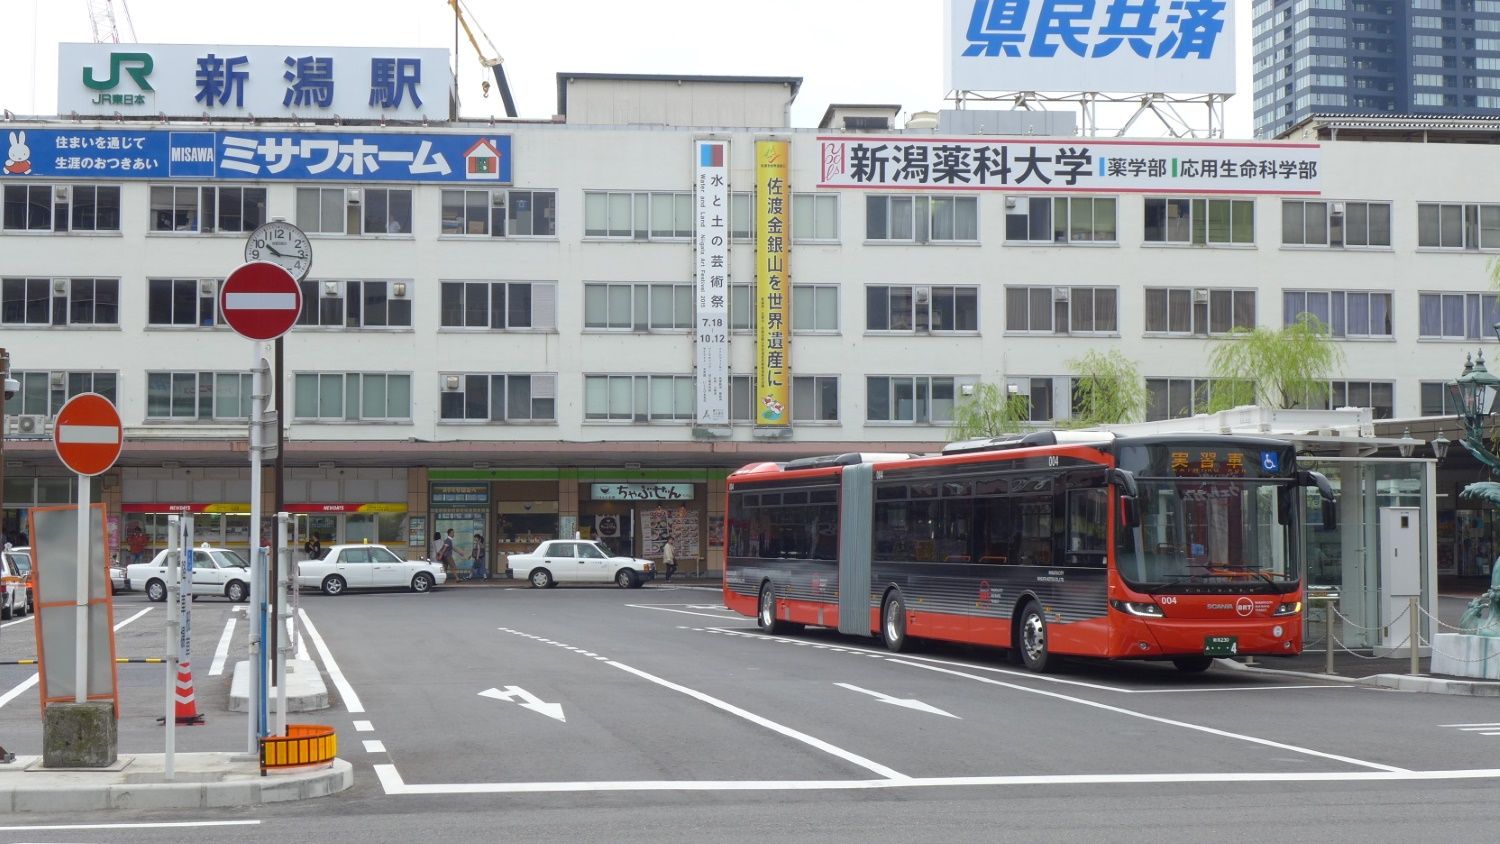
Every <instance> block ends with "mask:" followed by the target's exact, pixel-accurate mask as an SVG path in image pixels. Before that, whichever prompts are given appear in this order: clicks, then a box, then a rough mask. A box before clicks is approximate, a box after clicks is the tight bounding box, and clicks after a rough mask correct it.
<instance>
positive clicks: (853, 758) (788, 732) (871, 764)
mask: <svg viewBox="0 0 1500 844" xmlns="http://www.w3.org/2000/svg"><path fill="white" fill-rule="evenodd" d="M607 664H608V665H612V666H614V667H615V668H618V669H620V670H621V671H625V672H627V673H630V674H634V675H635V676H637V677H640V678H641V679H642V680H649V681H651V682H652V683H655V684H657V685H658V686H661V687H662V688H666V689H671V690H672V691H674V692H680V693H682V694H685V695H687V696H688V697H691V698H694V699H696V700H700V701H703V702H704V703H706V704H708V705H709V706H712V707H715V708H717V709H722V710H724V711H725V712H728V713H729V714H730V715H737V716H739V717H740V718H744V719H745V720H746V721H749V722H750V723H752V724H759V725H760V726H762V727H765V728H766V729H768V730H772V731H774V732H778V733H781V734H782V735H784V736H786V737H787V738H790V739H795V740H797V741H800V742H802V743H803V744H806V745H809V746H811V747H815V748H817V749H818V750H821V751H823V752H824V753H828V754H831V755H833V756H837V757H838V758H840V759H843V760H844V761H846V762H850V763H853V764H855V765H858V766H859V767H861V768H864V769H865V770H868V771H873V772H875V773H876V774H879V775H880V776H883V777H886V778H888V779H896V780H904V779H908V777H907V776H906V775H905V774H903V773H901V772H900V771H897V770H894V769H892V768H887V767H886V766H884V765H882V764H880V763H879V762H875V761H872V760H870V759H866V758H865V757H863V756H860V755H859V754H857V753H851V752H850V751H847V750H845V749H843V748H842V747H836V746H834V745H832V744H829V743H828V742H826V741H823V740H822V739H820V738H814V737H813V736H810V735H808V734H807V733H804V732H801V731H800V730H794V729H792V728H791V727H787V726H784V725H782V724H778V723H776V722H775V721H772V720H770V719H769V718H762V717H761V716H759V715H756V714H755V713H753V712H748V711H746V710H744V709H741V708H739V707H738V706H735V705H734V704H732V703H728V702H726V701H722V700H719V699H718V698H716V697H713V696H712V695H707V694H704V693H703V692H700V691H697V690H695V689H690V688H688V687H686V686H679V685H678V684H676V683H673V682H672V681H670V680H663V679H662V678H660V677H657V676H656V675H654V674H647V673H646V672H644V671H642V670H640V669H638V668H632V667H630V666H628V665H626V664H624V663H623V662H616V661H614V660H610V661H609V662H608V663H607Z"/></svg>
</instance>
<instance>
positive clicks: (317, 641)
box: [297, 609, 365, 715]
mask: <svg viewBox="0 0 1500 844" xmlns="http://www.w3.org/2000/svg"><path fill="white" fill-rule="evenodd" d="M297 616H298V617H299V618H301V619H302V626H303V627H304V628H306V629H307V638H309V639H311V640H312V643H313V647H314V648H316V649H317V651H318V656H319V657H320V658H322V660H323V668H324V669H326V670H327V671H328V676H329V678H330V679H332V680H333V685H334V686H336V687H337V688H338V690H339V698H340V699H341V700H343V702H344V708H345V709H347V710H349V713H350V714H352V715H358V714H359V713H361V712H364V711H365V705H364V704H363V703H361V702H360V700H359V695H357V694H355V693H354V687H353V686H351V685H349V681H348V680H345V679H344V672H342V671H340V670H339V664H338V663H337V662H335V661H334V659H333V654H331V653H329V652H328V645H326V644H324V642H323V637H322V636H319V635H318V628H317V627H315V626H313V623H312V619H310V618H308V617H307V610H304V609H298V610H297Z"/></svg>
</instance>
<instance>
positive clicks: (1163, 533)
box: [1116, 479, 1301, 593]
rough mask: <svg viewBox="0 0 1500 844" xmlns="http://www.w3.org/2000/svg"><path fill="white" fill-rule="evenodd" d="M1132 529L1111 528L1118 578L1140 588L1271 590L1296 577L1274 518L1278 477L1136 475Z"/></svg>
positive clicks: (1286, 539) (1285, 535)
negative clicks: (1136, 516)
mask: <svg viewBox="0 0 1500 844" xmlns="http://www.w3.org/2000/svg"><path fill="white" fill-rule="evenodd" d="M1139 488H1140V495H1139V497H1138V499H1137V500H1138V502H1139V506H1140V526H1139V527H1137V528H1136V529H1134V530H1132V531H1125V530H1121V531H1119V538H1120V543H1119V547H1118V548H1117V555H1116V556H1117V561H1118V564H1119V571H1120V576H1121V577H1123V578H1124V579H1125V581H1126V582H1127V583H1129V584H1130V586H1131V587H1132V588H1135V589H1138V590H1141V591H1148V592H1172V591H1186V592H1272V593H1279V592H1285V591H1288V590H1290V589H1293V588H1295V587H1296V586H1297V584H1298V582H1299V579H1300V577H1301V572H1300V571H1299V570H1298V566H1297V562H1296V559H1297V558H1296V555H1295V554H1294V553H1292V550H1291V542H1292V533H1291V528H1290V526H1289V525H1285V524H1282V522H1281V519H1280V518H1279V513H1280V507H1279V502H1280V498H1281V496H1284V495H1295V490H1294V489H1292V488H1291V487H1290V486H1289V485H1288V483H1287V482H1286V481H1270V480H1267V481H1251V480H1240V479H1172V480H1142V481H1140V483H1139Z"/></svg>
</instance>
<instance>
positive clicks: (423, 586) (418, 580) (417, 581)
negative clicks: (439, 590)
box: [411, 571, 432, 592]
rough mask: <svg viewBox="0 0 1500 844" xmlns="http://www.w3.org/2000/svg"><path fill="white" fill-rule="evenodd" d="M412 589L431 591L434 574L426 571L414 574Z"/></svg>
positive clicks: (414, 590)
mask: <svg viewBox="0 0 1500 844" xmlns="http://www.w3.org/2000/svg"><path fill="white" fill-rule="evenodd" d="M411 591H413V592H430V591H432V575H430V574H428V573H427V572H425V571H419V572H417V573H416V574H414V575H412V578H411Z"/></svg>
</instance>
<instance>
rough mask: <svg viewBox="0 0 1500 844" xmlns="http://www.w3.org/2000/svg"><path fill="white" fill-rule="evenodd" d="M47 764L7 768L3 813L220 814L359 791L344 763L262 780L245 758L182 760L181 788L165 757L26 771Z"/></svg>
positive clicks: (185, 756)
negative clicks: (166, 772)
mask: <svg viewBox="0 0 1500 844" xmlns="http://www.w3.org/2000/svg"><path fill="white" fill-rule="evenodd" d="M40 758H41V757H38V756H18V757H16V761H15V762H14V763H13V764H11V765H5V766H3V767H0V812H4V811H10V812H56V813H64V812H91V811H98V810H101V809H217V808H227V807H232V806H251V805H255V804H257V803H282V802H286V801H290V800H308V799H312V798H314V797H326V796H328V795H331V794H337V793H339V792H340V791H344V790H345V789H347V788H349V787H350V786H352V785H354V766H353V765H351V764H349V763H348V762H346V761H344V760H343V759H335V760H333V765H332V767H329V768H322V769H318V770H313V771H292V772H287V773H271V774H268V775H266V776H264V777H262V776H261V775H260V768H259V766H258V764H257V763H256V762H253V761H235V760H237V759H241V758H243V757H241V756H236V755H234V754H229V753H179V754H177V755H176V758H175V768H176V770H177V781H174V782H166V781H165V780H164V777H163V764H164V761H163V756H162V754H160V753H155V754H139V755H136V756H135V757H134V758H133V759H132V762H131V764H130V765H127V766H126V767H125V768H124V769H122V770H119V771H97V772H96V771H45V770H30V771H28V770H24V769H25V768H26V767H27V766H28V765H30V764H31V763H32V762H34V761H39V760H40ZM122 758H123V757H122Z"/></svg>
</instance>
